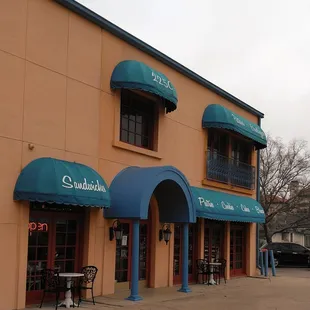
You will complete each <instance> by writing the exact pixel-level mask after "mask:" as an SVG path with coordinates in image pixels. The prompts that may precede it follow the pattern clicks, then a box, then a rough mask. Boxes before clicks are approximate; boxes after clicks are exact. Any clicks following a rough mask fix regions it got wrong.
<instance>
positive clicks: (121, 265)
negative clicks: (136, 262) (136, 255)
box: [115, 222, 131, 282]
mask: <svg viewBox="0 0 310 310" xmlns="http://www.w3.org/2000/svg"><path fill="white" fill-rule="evenodd" d="M130 228H131V227H130V223H124V222H122V229H123V240H121V241H119V242H117V243H116V260H115V280H116V281H117V282H127V281H129V279H130V275H129V272H130V266H131V254H130V253H131V252H130V251H131V244H130V242H129V240H130V239H129V236H130V235H131V231H130Z"/></svg>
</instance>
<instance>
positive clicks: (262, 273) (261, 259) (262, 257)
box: [259, 251, 265, 276]
mask: <svg viewBox="0 0 310 310" xmlns="http://www.w3.org/2000/svg"><path fill="white" fill-rule="evenodd" d="M259 260H260V274H261V275H262V276H263V275H264V274H265V268H264V252H261V251H260V252H259Z"/></svg>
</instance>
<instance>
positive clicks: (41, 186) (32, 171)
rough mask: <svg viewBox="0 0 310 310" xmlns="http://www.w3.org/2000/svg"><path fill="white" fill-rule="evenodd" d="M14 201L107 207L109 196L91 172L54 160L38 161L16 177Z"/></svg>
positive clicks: (66, 162) (100, 181)
mask: <svg viewBox="0 0 310 310" xmlns="http://www.w3.org/2000/svg"><path fill="white" fill-rule="evenodd" d="M14 200H25V201H37V202H46V203H56V204H65V205H79V206H93V207H110V204H111V202H110V193H109V190H108V186H107V184H106V183H105V181H104V180H103V179H102V177H101V176H100V175H99V174H98V173H97V172H96V171H95V170H94V169H92V168H90V167H88V166H85V165H82V164H78V163H75V162H68V161H64V160H58V159H54V158H45V157H44V158H39V159H36V160H34V161H32V162H31V163H29V164H28V165H27V166H26V167H25V168H24V169H23V170H22V172H21V174H20V175H19V177H18V179H17V182H16V185H15V190H14Z"/></svg>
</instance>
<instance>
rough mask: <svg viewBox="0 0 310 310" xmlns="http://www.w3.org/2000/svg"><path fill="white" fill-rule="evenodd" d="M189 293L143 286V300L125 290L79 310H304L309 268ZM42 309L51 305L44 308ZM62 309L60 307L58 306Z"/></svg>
mask: <svg viewBox="0 0 310 310" xmlns="http://www.w3.org/2000/svg"><path fill="white" fill-rule="evenodd" d="M191 289H192V293H189V294H185V293H180V292H178V291H177V287H171V288H159V289H144V290H141V291H140V295H141V296H143V300H142V301H139V302H131V301H128V300H125V298H126V297H127V296H128V295H129V291H122V292H118V293H117V294H114V295H108V296H101V297H97V298H96V305H95V306H94V305H92V304H91V303H83V304H82V305H81V307H80V309H89V310H97V309H130V310H138V309H139V310H153V309H154V310H155V309H158V310H159V309H163V310H164V309H167V310H173V309H177V310H183V309H184V310H187V309H188V310H194V309H197V308H198V309H201V310H204V309H207V308H208V309H212V310H237V309H238V310H276V309H278V310H291V309H296V310H304V309H305V310H306V309H307V310H308V309H309V304H310V293H309V292H310V271H308V270H307V269H304V270H302V271H296V272H295V271H294V270H291V271H289V273H288V274H286V271H285V270H284V271H283V270H281V271H280V272H279V274H278V276H277V277H271V278H269V279H262V278H239V279H233V280H230V281H228V282H227V284H224V282H223V283H221V285H218V286H207V285H192V286H191ZM44 309H46V310H51V309H54V308H53V307H44ZM60 309H63V308H60Z"/></svg>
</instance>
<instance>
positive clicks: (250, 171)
mask: <svg viewBox="0 0 310 310" xmlns="http://www.w3.org/2000/svg"><path fill="white" fill-rule="evenodd" d="M207 179H208V180H212V181H217V182H222V183H226V184H230V185H233V186H238V187H243V188H246V189H252V190H253V189H254V187H255V167H253V166H250V165H248V164H245V163H242V162H240V161H237V160H235V159H232V158H228V157H225V156H222V155H219V154H217V153H211V152H210V151H208V157H207Z"/></svg>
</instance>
